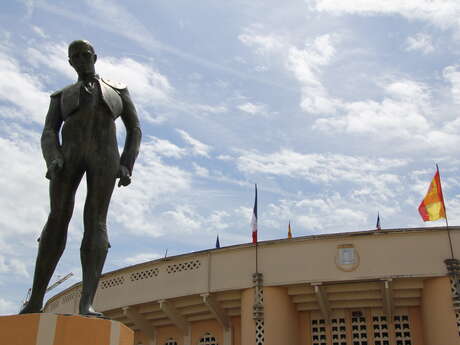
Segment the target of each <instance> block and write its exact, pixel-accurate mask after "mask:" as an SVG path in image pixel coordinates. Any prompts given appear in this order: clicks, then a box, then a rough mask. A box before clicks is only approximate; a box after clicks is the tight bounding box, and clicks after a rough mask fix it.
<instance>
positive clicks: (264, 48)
mask: <svg viewBox="0 0 460 345" xmlns="http://www.w3.org/2000/svg"><path fill="white" fill-rule="evenodd" d="M259 30H260V28H259V27H258V26H252V27H249V28H246V29H245V33H243V34H240V35H239V36H238V39H239V40H240V41H241V42H242V43H243V44H244V45H246V46H248V47H253V48H255V49H256V52H257V53H258V54H261V55H264V54H266V53H270V52H273V51H277V50H280V49H282V48H283V47H284V43H283V40H282V38H281V37H279V36H277V35H274V34H258V33H257V31H259Z"/></svg>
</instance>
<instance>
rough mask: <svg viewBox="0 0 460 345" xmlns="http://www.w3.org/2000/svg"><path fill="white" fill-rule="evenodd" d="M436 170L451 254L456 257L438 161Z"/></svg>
mask: <svg viewBox="0 0 460 345" xmlns="http://www.w3.org/2000/svg"><path fill="white" fill-rule="evenodd" d="M436 172H437V173H438V175H439V187H440V189H441V198H442V205H443V207H444V216H445V218H444V219H445V220H446V229H447V237H448V238H449V246H450V255H451V257H452V259H453V258H454V248H453V246H452V238H451V237H450V229H449V221H448V220H447V209H446V203H445V202H444V195H443V193H442V187H441V174H439V167H438V163H436Z"/></svg>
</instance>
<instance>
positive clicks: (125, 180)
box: [117, 165, 131, 187]
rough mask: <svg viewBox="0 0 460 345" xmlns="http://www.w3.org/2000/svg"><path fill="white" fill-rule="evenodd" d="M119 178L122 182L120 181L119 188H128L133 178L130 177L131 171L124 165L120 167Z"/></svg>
mask: <svg viewBox="0 0 460 345" xmlns="http://www.w3.org/2000/svg"><path fill="white" fill-rule="evenodd" d="M117 177H119V178H120V180H119V181H118V187H121V186H124V187H126V186H128V185H129V184H130V183H131V176H130V175H129V170H128V168H127V167H125V166H124V165H120V168H119V169H118V175H117Z"/></svg>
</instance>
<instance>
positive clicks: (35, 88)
mask: <svg viewBox="0 0 460 345" xmlns="http://www.w3.org/2000/svg"><path fill="white" fill-rule="evenodd" d="M0 75H1V76H2V79H3V80H7V81H8V82H7V83H6V82H4V83H0V101H3V102H6V103H7V104H10V105H12V106H14V108H15V109H16V110H17V112H16V113H15V116H17V117H19V119H20V120H23V121H27V122H30V121H34V122H36V123H42V122H43V119H44V115H45V114H46V110H47V108H48V103H49V95H48V94H47V93H46V92H44V91H43V88H44V87H43V84H42V83H41V82H40V81H39V80H38V79H37V78H36V77H35V76H33V75H31V74H29V73H27V72H25V71H24V70H23V69H22V68H21V66H20V64H19V63H18V61H17V60H16V59H14V58H13V57H12V56H10V55H9V54H8V52H7V51H6V49H4V48H3V47H1V46H0ZM1 116H3V117H10V116H11V114H2V115H1Z"/></svg>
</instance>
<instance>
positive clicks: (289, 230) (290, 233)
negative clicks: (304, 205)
mask: <svg viewBox="0 0 460 345" xmlns="http://www.w3.org/2000/svg"><path fill="white" fill-rule="evenodd" d="M288 238H292V231H291V221H289V225H288Z"/></svg>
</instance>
